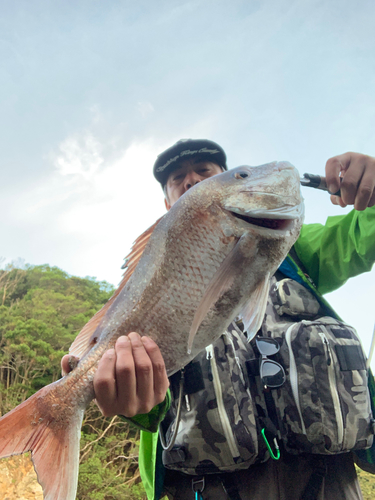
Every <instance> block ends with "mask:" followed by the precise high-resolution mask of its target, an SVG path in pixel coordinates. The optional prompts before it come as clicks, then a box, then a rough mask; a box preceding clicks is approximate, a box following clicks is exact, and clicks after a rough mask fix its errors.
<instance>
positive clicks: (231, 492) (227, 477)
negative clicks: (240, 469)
mask: <svg viewBox="0 0 375 500" xmlns="http://www.w3.org/2000/svg"><path fill="white" fill-rule="evenodd" d="M233 474H234V472H232V473H228V474H222V475H221V476H220V480H221V484H222V485H223V488H224V491H225V493H226V494H227V496H228V498H229V500H241V496H240V494H239V492H238V488H237V486H236V484H235V482H234V481H233Z"/></svg>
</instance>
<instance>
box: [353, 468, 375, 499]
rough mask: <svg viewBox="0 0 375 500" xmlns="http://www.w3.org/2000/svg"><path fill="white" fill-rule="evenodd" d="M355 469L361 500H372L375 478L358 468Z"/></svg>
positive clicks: (374, 494)
mask: <svg viewBox="0 0 375 500" xmlns="http://www.w3.org/2000/svg"><path fill="white" fill-rule="evenodd" d="M356 469H357V474H358V479H359V484H360V486H361V490H362V495H363V500H373V499H374V498H375V476H374V475H373V474H370V473H369V472H365V471H364V470H362V469H360V468H359V467H356Z"/></svg>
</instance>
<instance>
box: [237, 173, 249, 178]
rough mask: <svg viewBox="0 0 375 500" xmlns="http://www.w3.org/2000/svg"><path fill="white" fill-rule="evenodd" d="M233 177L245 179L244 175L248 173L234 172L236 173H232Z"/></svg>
mask: <svg viewBox="0 0 375 500" xmlns="http://www.w3.org/2000/svg"><path fill="white" fill-rule="evenodd" d="M234 177H235V178H236V179H246V177H249V174H248V173H246V172H236V173H235V174H234Z"/></svg>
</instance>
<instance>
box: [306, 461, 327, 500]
mask: <svg viewBox="0 0 375 500" xmlns="http://www.w3.org/2000/svg"><path fill="white" fill-rule="evenodd" d="M326 475H327V463H326V460H325V459H324V457H318V456H317V457H315V465H314V472H313V473H312V474H311V477H310V479H309V482H308V483H307V485H306V488H305V490H304V492H303V493H302V495H301V497H300V500H317V498H318V496H319V493H320V490H321V488H322V484H323V479H324V478H325V477H326Z"/></svg>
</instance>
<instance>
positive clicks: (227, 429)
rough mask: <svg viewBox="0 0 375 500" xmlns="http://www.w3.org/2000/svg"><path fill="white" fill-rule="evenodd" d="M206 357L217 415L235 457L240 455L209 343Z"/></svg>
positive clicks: (211, 346) (212, 350)
mask: <svg viewBox="0 0 375 500" xmlns="http://www.w3.org/2000/svg"><path fill="white" fill-rule="evenodd" d="M206 353H207V354H206V358H207V359H208V360H209V361H210V367H211V372H212V379H213V380H212V381H213V386H214V391H215V396H216V401H217V409H218V412H219V417H220V421H221V425H222V426H223V431H224V435H225V438H226V440H227V443H228V446H229V450H230V452H231V454H232V457H233V458H237V457H239V456H240V452H239V450H238V447H237V444H236V442H235V440H234V436H233V433H232V428H231V425H230V422H229V418H228V415H227V412H226V411H225V406H224V401H223V393H222V390H221V384H220V379H219V372H218V369H217V365H216V360H215V356H214V347H213V345H212V344H211V345H209V346H207V347H206Z"/></svg>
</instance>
